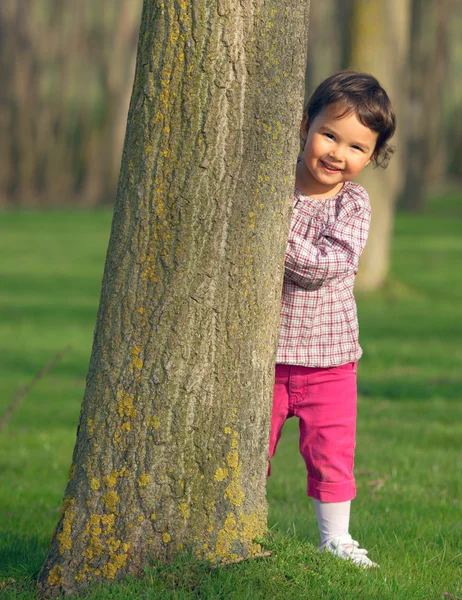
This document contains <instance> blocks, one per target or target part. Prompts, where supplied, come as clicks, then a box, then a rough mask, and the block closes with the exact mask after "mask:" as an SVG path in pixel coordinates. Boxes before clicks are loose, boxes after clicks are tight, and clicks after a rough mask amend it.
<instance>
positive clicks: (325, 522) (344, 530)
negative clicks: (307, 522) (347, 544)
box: [313, 499, 351, 546]
mask: <svg viewBox="0 0 462 600" xmlns="http://www.w3.org/2000/svg"><path fill="white" fill-rule="evenodd" d="M313 500H314V508H315V510H316V518H317V519H318V529H319V535H320V536H321V546H322V545H323V544H325V543H326V542H327V541H328V540H330V539H331V538H334V537H338V536H340V535H348V527H349V524H350V506H351V500H348V501H347V502H321V501H320V500H316V499H313Z"/></svg>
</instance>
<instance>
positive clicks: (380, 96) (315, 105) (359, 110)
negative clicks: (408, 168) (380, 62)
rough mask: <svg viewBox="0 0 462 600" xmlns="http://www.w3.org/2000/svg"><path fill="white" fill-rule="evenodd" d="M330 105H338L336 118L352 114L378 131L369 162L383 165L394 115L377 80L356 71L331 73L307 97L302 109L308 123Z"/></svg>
mask: <svg viewBox="0 0 462 600" xmlns="http://www.w3.org/2000/svg"><path fill="white" fill-rule="evenodd" d="M332 104H335V105H336V106H337V108H338V114H337V115H336V116H337V118H338V119H341V118H342V117H346V116H347V115H349V114H351V113H354V114H355V115H356V116H357V117H358V119H359V121H361V123H362V124H363V125H364V126H365V127H369V129H372V131H376V132H377V133H378V134H379V135H378V138H377V142H376V144H375V148H374V152H373V154H372V161H373V162H374V163H375V165H376V166H381V167H384V168H385V167H386V166H387V165H388V163H389V161H390V158H391V155H392V154H393V148H392V147H390V146H389V145H388V140H389V139H390V138H391V137H392V135H393V134H394V133H395V128H396V117H395V113H394V111H393V107H392V105H391V101H390V98H389V97H388V95H387V93H386V91H385V90H384V89H383V87H382V86H381V85H380V83H379V82H378V81H377V79H376V78H375V77H373V76H372V75H369V74H368V73H359V72H357V71H340V72H339V73H335V74H334V75H331V76H330V77H328V78H327V79H325V80H324V81H323V82H322V83H321V84H320V85H318V87H317V88H316V89H315V90H314V92H313V93H312V94H311V96H310V99H309V100H308V104H307V105H306V107H305V110H304V113H305V114H306V115H307V116H308V123H311V122H313V120H314V119H315V117H316V115H318V114H319V113H320V112H321V111H322V110H323V109H324V108H326V106H329V105H332Z"/></svg>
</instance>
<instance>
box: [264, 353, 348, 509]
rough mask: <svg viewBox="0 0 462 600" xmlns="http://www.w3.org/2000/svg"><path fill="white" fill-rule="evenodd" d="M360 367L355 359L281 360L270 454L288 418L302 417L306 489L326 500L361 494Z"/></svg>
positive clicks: (277, 376)
mask: <svg viewBox="0 0 462 600" xmlns="http://www.w3.org/2000/svg"><path fill="white" fill-rule="evenodd" d="M356 367H357V363H356V362H353V363H348V364H345V365H340V366H338V367H331V368H318V367H302V366H293V365H283V364H277V365H276V375H275V383H274V397H273V411H272V418H271V435H270V448H269V454H270V459H271V458H272V457H273V456H274V453H275V451H276V446H277V443H278V441H279V438H280V437H281V430H282V427H283V425H284V423H285V421H286V419H288V418H290V417H298V418H299V427H300V453H301V455H302V456H303V458H304V460H305V464H306V468H307V471H308V492H307V493H308V496H312V497H313V498H317V499H318V500H320V501H321V502H345V501H347V500H351V499H353V498H354V497H355V495H356V485H355V479H354V476H353V465H354V452H355V446H356V395H357V394H356V370H357V368H356ZM268 474H269V471H268Z"/></svg>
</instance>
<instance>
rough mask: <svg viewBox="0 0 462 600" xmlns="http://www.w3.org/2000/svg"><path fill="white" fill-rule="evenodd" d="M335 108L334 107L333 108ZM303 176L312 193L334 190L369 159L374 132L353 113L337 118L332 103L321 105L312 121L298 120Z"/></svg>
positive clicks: (351, 176) (368, 161)
mask: <svg viewBox="0 0 462 600" xmlns="http://www.w3.org/2000/svg"><path fill="white" fill-rule="evenodd" d="M337 112H338V111H337ZM302 136H303V138H304V139H305V148H304V150H303V159H302V162H303V169H302V170H303V175H302V177H303V180H304V182H305V184H306V186H305V187H307V188H311V190H312V191H314V192H315V193H316V194H323V193H325V194H329V192H334V193H337V191H338V190H340V189H341V187H342V185H343V183H344V182H345V181H351V180H352V179H355V177H356V176H357V175H359V173H361V171H362V170H363V169H364V167H366V166H367V165H368V164H369V163H370V162H371V158H372V155H373V153H374V150H375V144H376V142H377V138H378V133H377V132H375V131H372V129H369V128H368V127H366V126H365V125H363V124H362V123H361V121H359V119H358V118H357V116H356V115H355V114H354V113H351V114H348V115H346V116H345V117H342V118H340V119H339V118H337V117H336V112H335V110H334V107H333V106H327V107H326V108H325V109H323V110H322V111H321V112H320V113H319V114H318V115H316V117H315V119H314V120H313V122H312V123H308V118H307V115H304V117H303V121H302Z"/></svg>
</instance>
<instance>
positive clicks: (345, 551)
mask: <svg viewBox="0 0 462 600" xmlns="http://www.w3.org/2000/svg"><path fill="white" fill-rule="evenodd" d="M319 549H320V550H327V551H328V552H331V553H332V554H333V555H334V556H337V557H338V558H343V559H344V560H351V561H353V562H354V563H355V565H358V566H360V567H364V568H366V569H371V568H372V569H375V568H377V567H379V566H380V565H378V564H377V563H375V562H372V561H371V559H370V558H368V557H367V550H364V548H360V547H359V544H358V542H355V540H353V539H352V537H351V535H350V534H347V535H341V536H339V537H336V538H331V539H330V540H327V542H326V543H325V544H323V545H322V546H321V547H320V548H319Z"/></svg>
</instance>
